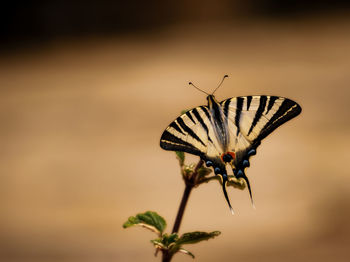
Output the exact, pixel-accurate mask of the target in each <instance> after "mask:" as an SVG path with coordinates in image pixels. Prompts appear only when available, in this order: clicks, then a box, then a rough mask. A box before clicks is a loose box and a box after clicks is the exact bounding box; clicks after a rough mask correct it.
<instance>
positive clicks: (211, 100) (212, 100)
mask: <svg viewBox="0 0 350 262" xmlns="http://www.w3.org/2000/svg"><path fill="white" fill-rule="evenodd" d="M207 101H208V107H209V108H212V106H213V104H218V101H217V100H216V99H215V96H214V95H208V96H207Z"/></svg>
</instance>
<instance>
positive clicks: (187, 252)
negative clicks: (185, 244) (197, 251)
mask: <svg viewBox="0 0 350 262" xmlns="http://www.w3.org/2000/svg"><path fill="white" fill-rule="evenodd" d="M179 252H181V253H184V254H186V255H189V256H191V257H192V258H194V255H193V254H192V253H191V252H190V251H188V250H186V249H184V248H180V249H179Z"/></svg>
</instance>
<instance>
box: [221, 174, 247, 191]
mask: <svg viewBox="0 0 350 262" xmlns="http://www.w3.org/2000/svg"><path fill="white" fill-rule="evenodd" d="M226 185H227V186H233V187H234V188H238V189H241V190H243V189H245V187H246V184H245V181H244V179H243V178H238V179H237V178H236V177H234V176H229V179H228V181H227V184H226Z"/></svg>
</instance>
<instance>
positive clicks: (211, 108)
mask: <svg viewBox="0 0 350 262" xmlns="http://www.w3.org/2000/svg"><path fill="white" fill-rule="evenodd" d="M226 77H228V76H227V75H225V76H224V77H223V79H222V80H221V82H220V84H219V86H218V87H217V88H216V89H215V90H214V91H213V93H211V94H208V93H206V92H204V91H203V90H201V89H199V88H198V87H197V86H195V85H194V84H192V83H191V82H190V83H189V84H190V85H192V86H194V87H195V88H196V89H198V90H200V91H202V92H204V93H206V94H207V102H208V103H207V105H203V106H198V107H195V108H193V109H191V110H188V111H187V112H186V113H184V114H182V115H180V116H179V117H178V118H176V119H175V120H174V121H173V122H171V123H170V125H169V126H168V127H167V128H166V129H165V131H164V132H163V134H162V136H161V138H160V146H161V148H163V149H165V150H172V151H183V152H187V153H190V154H193V155H197V156H199V157H200V158H201V159H202V160H203V161H204V163H205V164H206V166H207V167H212V168H213V170H214V173H215V175H220V176H221V178H222V189H223V193H224V196H225V199H226V201H227V203H228V206H229V208H230V210H231V212H232V213H233V209H232V206H231V203H230V200H229V198H228V195H227V192H226V184H227V181H228V173H227V169H226V167H229V168H232V170H233V174H234V176H235V177H236V178H237V179H240V178H242V179H244V181H245V183H246V185H247V188H248V191H249V195H250V199H251V201H252V203H253V198H252V191H251V187H250V183H249V179H248V177H247V176H246V174H245V169H246V168H247V167H249V166H250V162H249V158H250V157H251V156H253V155H255V154H256V152H257V148H258V146H259V145H260V143H261V140H263V139H264V138H265V137H266V136H268V135H269V134H271V132H273V131H274V130H275V129H276V128H277V127H279V126H280V125H282V124H283V123H285V122H287V121H288V120H290V119H292V118H294V117H296V116H297V115H299V114H300V112H301V107H300V106H299V105H298V104H297V103H296V102H294V101H292V100H290V99H288V98H284V97H280V96H269V95H255V96H241V97H233V98H228V99H225V100H223V101H221V102H219V101H218V100H216V98H215V97H214V93H215V91H216V90H217V89H218V88H219V87H220V86H221V84H222V83H223V81H224V79H225V78H226ZM253 205H254V204H253Z"/></svg>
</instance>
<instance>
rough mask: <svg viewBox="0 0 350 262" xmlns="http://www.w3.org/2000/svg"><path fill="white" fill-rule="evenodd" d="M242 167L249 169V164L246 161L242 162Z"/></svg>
mask: <svg viewBox="0 0 350 262" xmlns="http://www.w3.org/2000/svg"><path fill="white" fill-rule="evenodd" d="M242 165H243V167H249V166H250V163H249V161H248V160H243V163H242Z"/></svg>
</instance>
